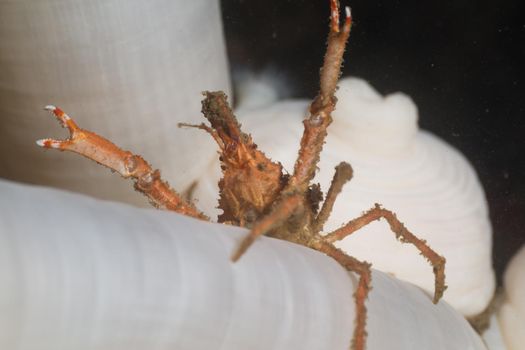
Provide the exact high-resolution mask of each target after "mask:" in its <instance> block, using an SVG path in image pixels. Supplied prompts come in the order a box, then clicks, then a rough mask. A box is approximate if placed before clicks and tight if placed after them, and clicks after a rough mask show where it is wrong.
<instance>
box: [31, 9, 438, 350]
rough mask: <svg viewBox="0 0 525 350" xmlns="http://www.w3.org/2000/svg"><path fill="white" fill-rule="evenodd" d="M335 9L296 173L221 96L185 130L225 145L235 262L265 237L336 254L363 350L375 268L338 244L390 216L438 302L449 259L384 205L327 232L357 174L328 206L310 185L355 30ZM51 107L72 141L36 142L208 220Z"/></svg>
mask: <svg viewBox="0 0 525 350" xmlns="http://www.w3.org/2000/svg"><path fill="white" fill-rule="evenodd" d="M330 9H331V14H330V25H329V27H330V29H329V35H328V44H327V48H326V54H325V58H324V63H323V66H322V68H321V73H320V90H319V93H318V95H317V97H316V98H315V99H314V100H313V101H312V103H311V105H310V108H309V115H308V116H307V118H306V119H304V121H303V124H304V133H303V136H302V139H301V144H300V150H299V154H298V156H297V160H296V162H295V166H294V169H293V172H292V173H291V174H287V173H285V172H284V170H283V167H282V165H281V164H280V163H278V162H274V161H272V160H271V159H269V158H268V157H266V155H265V154H264V153H263V152H262V151H260V150H258V148H257V145H256V144H255V143H254V141H253V140H252V137H251V136H250V135H249V134H246V133H243V132H242V131H241V125H240V124H239V123H238V122H237V119H236V117H235V116H234V114H233V112H232V109H231V108H230V106H229V104H228V101H227V97H226V95H225V94H224V93H223V92H221V91H217V92H209V91H207V92H204V93H203V94H204V99H203V101H202V113H203V115H204V117H205V118H206V119H207V120H208V122H209V124H205V123H202V124H200V125H190V124H184V123H181V124H179V126H182V127H192V128H198V129H202V130H204V131H205V132H207V133H209V134H210V135H211V136H212V137H213V139H214V140H215V141H216V142H217V144H218V146H219V154H220V158H219V159H220V162H221V169H222V179H221V180H220V182H219V188H220V199H219V208H220V209H222V214H221V215H219V217H218V220H217V222H218V223H222V224H229V225H236V226H240V227H245V228H248V229H249V230H250V231H249V233H248V234H247V235H246V236H245V237H244V239H243V240H242V241H241V242H240V243H239V245H238V247H237V249H236V250H235V251H234V252H233V254H232V256H231V260H232V261H233V262H236V261H237V260H239V259H240V258H241V257H242V256H243V254H245V253H246V251H247V250H248V248H249V247H250V246H251V245H252V244H253V243H254V242H255V241H256V239H257V237H259V236H261V235H267V236H271V237H275V238H279V239H283V240H286V241H290V242H293V243H296V244H300V245H303V246H306V247H309V248H311V249H315V250H317V251H319V252H322V253H324V254H326V255H328V256H330V257H332V258H333V259H335V260H336V261H337V262H338V263H339V264H341V265H342V266H343V267H344V268H345V269H347V270H348V271H351V272H355V273H357V275H358V276H359V282H358V285H357V288H356V290H355V293H354V298H355V303H356V319H355V325H354V330H353V336H352V341H351V344H350V348H351V349H354V350H364V349H365V346H366V320H367V310H366V306H365V302H366V299H367V296H368V293H369V291H370V288H371V270H370V268H371V265H370V264H369V263H367V262H363V261H359V260H357V259H355V258H353V257H351V256H349V255H347V254H346V253H345V252H343V251H342V250H340V249H338V248H336V247H335V246H334V243H335V242H337V241H339V240H342V239H343V238H345V237H347V236H349V235H351V234H353V233H355V232H356V231H358V230H359V229H360V228H362V227H363V226H365V225H368V224H369V223H371V222H373V221H375V220H379V219H385V220H386V221H387V222H388V224H389V226H390V229H391V230H392V232H393V233H394V234H395V236H396V237H397V238H398V239H399V240H400V241H401V242H404V243H411V244H413V245H414V246H415V247H416V248H417V249H418V250H419V251H420V253H421V254H422V255H423V256H424V257H425V258H426V259H427V260H428V261H429V262H430V264H431V265H432V267H433V272H434V275H435V290H434V296H433V302H434V303H437V302H438V301H439V300H440V298H441V297H442V296H443V292H444V291H445V289H446V285H445V258H444V257H442V256H440V255H439V254H437V253H436V252H435V251H433V250H432V249H431V248H430V247H429V246H428V245H427V244H426V242H425V241H424V240H421V239H419V238H417V236H415V235H414V234H413V233H411V232H410V231H409V230H408V229H407V228H406V227H405V225H404V224H403V223H402V222H401V221H400V220H399V219H397V217H396V215H395V214H394V213H393V212H391V211H390V210H387V209H385V208H382V207H381V206H380V205H379V204H376V205H375V206H374V207H373V208H371V209H369V210H368V211H365V212H364V213H363V214H362V215H361V216H359V217H358V218H355V219H353V220H350V221H349V222H347V223H346V224H345V225H343V226H342V227H340V228H339V229H337V230H335V231H333V232H329V233H324V232H323V226H324V224H325V222H326V221H327V219H328V217H329V215H330V212H331V210H332V208H333V205H334V203H335V200H336V198H337V196H338V194H339V193H340V192H341V190H342V188H343V186H344V184H345V183H347V182H348V181H350V180H351V178H352V175H353V170H352V167H351V166H350V164H348V163H346V162H342V163H340V164H339V165H338V166H337V167H336V168H335V174H334V176H333V179H332V182H331V185H330V187H329V189H328V192H327V193H326V196H324V201H323V193H322V192H321V190H320V186H319V185H318V184H315V183H312V181H313V178H314V175H315V172H316V167H317V164H318V162H319V159H320V154H321V151H322V148H323V144H324V141H325V138H326V136H327V127H328V126H329V125H330V123H331V121H332V117H331V113H332V111H333V110H334V109H335V107H336V102H337V100H336V98H335V96H334V94H335V91H336V89H337V82H338V79H339V76H340V69H341V64H342V61H343V53H344V51H345V46H346V42H347V40H348V37H349V34H350V29H351V25H352V16H351V12H350V8H349V7H346V8H345V19H344V21H343V23H342V24H340V19H339V13H340V8H339V3H338V1H337V0H330ZM45 109H47V110H49V111H51V112H52V113H53V114H54V115H55V116H56V118H57V119H58V121H59V122H60V123H61V125H62V126H63V127H65V128H67V129H68V130H69V132H70V136H69V138H68V139H66V140H55V139H49V138H48V139H42V140H38V141H37V144H38V145H39V146H41V147H44V148H51V149H58V150H61V151H71V152H75V153H78V154H80V155H82V156H84V157H87V158H89V159H91V160H94V161H96V162H97V163H99V164H101V165H104V166H106V167H108V168H110V169H111V170H113V171H115V172H117V173H119V174H120V175H121V176H122V177H124V178H131V179H133V180H134V187H135V189H136V190H137V191H139V192H142V193H143V194H144V195H146V196H147V197H148V199H149V201H150V202H151V204H152V205H153V206H155V207H157V208H159V209H166V210H171V211H175V212H177V213H180V214H183V215H187V216H191V217H194V218H196V219H200V220H206V221H210V218H208V217H207V216H206V215H205V214H204V213H202V212H201V211H199V210H198V209H197V208H196V206H195V205H194V204H193V203H192V202H191V201H190V200H188V199H187V198H186V197H185V196H184V195H182V194H180V193H178V192H176V191H175V190H173V189H172V188H170V186H169V185H168V183H167V182H165V181H164V180H162V178H161V176H160V171H159V170H154V169H153V168H152V167H151V165H150V164H149V163H148V162H147V161H145V160H144V159H143V158H142V157H141V156H139V155H136V154H133V153H131V152H130V151H125V150H122V149H121V148H120V147H118V146H116V145H115V144H113V143H112V142H110V141H109V140H107V139H105V138H103V137H101V136H99V135H97V134H96V133H94V132H92V131H89V130H85V129H82V128H80V127H79V126H78V125H77V124H76V123H75V121H74V120H73V119H72V118H71V117H69V116H68V115H67V114H66V113H65V112H64V111H62V110H61V109H60V108H58V107H55V106H51V105H50V106H46V107H45Z"/></svg>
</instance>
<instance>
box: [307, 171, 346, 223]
mask: <svg viewBox="0 0 525 350" xmlns="http://www.w3.org/2000/svg"><path fill="white" fill-rule="evenodd" d="M352 176H353V170H352V166H351V165H350V164H348V163H346V162H341V163H339V165H337V166H336V167H335V174H334V177H333V179H332V183H331V184H330V188H329V189H328V193H327V194H326V199H325V200H324V203H323V206H322V207H321V210H320V211H319V214H318V215H317V217H316V218H315V221H314V223H313V228H314V229H313V231H314V233H318V232H320V231H322V230H323V225H324V224H325V223H326V220H328V217H329V216H330V213H331V212H332V209H333V207H334V203H335V200H336V198H337V196H338V195H339V193H341V190H342V189H343V185H344V184H345V183H347V182H348V181H350V180H351V179H352Z"/></svg>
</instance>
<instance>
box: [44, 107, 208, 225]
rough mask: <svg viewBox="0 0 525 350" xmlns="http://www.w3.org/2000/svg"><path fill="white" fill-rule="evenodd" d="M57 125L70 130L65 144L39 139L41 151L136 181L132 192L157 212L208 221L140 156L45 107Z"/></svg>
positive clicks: (59, 110)
mask: <svg viewBox="0 0 525 350" xmlns="http://www.w3.org/2000/svg"><path fill="white" fill-rule="evenodd" d="M45 109H46V110H48V111H50V112H53V114H54V115H55V117H56V118H57V119H58V121H59V122H60V124H61V125H62V126H63V127H65V128H67V129H68V130H69V133H70V136H69V138H68V139H66V140H55V139H49V138H48V139H42V140H38V141H36V143H37V145H39V146H41V147H44V148H54V149H58V150H61V151H71V152H75V153H78V154H80V155H82V156H84V157H86V158H89V159H91V160H94V161H95V162H97V163H99V164H101V165H104V166H105V167H108V168H110V169H111V170H114V171H116V172H118V173H119V174H120V175H121V176H122V177H124V178H132V179H134V180H135V189H136V190H137V191H139V192H142V193H143V194H145V195H146V196H147V197H148V198H149V200H150V202H151V203H152V204H153V205H154V206H156V207H159V208H163V209H168V210H172V211H176V212H178V213H180V214H184V215H188V216H192V217H195V218H198V219H203V220H209V219H208V218H207V217H206V216H205V215H204V214H203V213H201V212H200V211H198V210H197V209H196V208H195V206H194V205H193V204H192V203H190V202H188V201H186V200H185V199H184V198H183V197H182V196H181V195H179V194H178V193H177V192H175V191H174V190H173V189H171V188H170V187H169V185H168V184H167V183H166V182H165V181H162V180H161V178H160V171H159V170H153V169H152V168H151V166H150V165H149V164H148V163H147V162H146V161H145V160H144V159H143V158H142V157H140V156H138V155H135V154H133V153H131V152H129V151H124V150H122V149H121V148H119V147H118V146H116V145H115V144H113V143H112V142H110V141H108V140H107V139H105V138H103V137H101V136H99V135H97V134H95V133H94V132H91V131H88V130H84V129H81V128H80V127H79V126H78V125H77V124H76V123H75V122H74V120H73V119H71V117H69V116H68V115H67V114H66V113H64V111H62V110H61V109H60V108H57V107H55V106H46V107H45Z"/></svg>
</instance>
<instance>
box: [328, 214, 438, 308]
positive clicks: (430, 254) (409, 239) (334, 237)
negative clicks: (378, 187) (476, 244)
mask: <svg viewBox="0 0 525 350" xmlns="http://www.w3.org/2000/svg"><path fill="white" fill-rule="evenodd" d="M381 218H384V219H385V220H386V221H387V222H388V224H389V225H390V229H391V230H392V231H393V232H394V233H395V235H396V238H398V239H399V240H400V241H401V242H403V243H412V244H413V245H414V246H415V247H416V248H417V249H418V250H419V251H420V252H421V255H423V256H424V257H425V258H427V260H428V261H429V262H430V264H432V266H433V270H434V275H435V289H434V299H433V301H434V303H437V302H438V301H439V299H441V297H442V296H443V292H444V291H445V289H447V286H446V285H445V262H446V260H445V258H444V257H442V256H440V255H438V254H437V253H436V252H435V251H433V250H432V249H431V248H430V247H429V246H428V245H427V244H426V242H425V241H424V240H422V239H419V238H417V237H416V236H415V235H414V234H413V233H411V232H410V231H409V230H408V229H407V228H406V227H405V225H403V223H402V222H401V221H399V219H398V218H397V217H396V215H395V214H394V213H392V212H391V211H390V210H387V209H383V208H381V206H380V205H379V204H376V205H375V207H374V208H372V209H370V210H369V211H367V212H365V213H364V214H363V215H361V216H360V217H358V218H356V219H354V220H352V221H350V222H348V223H347V224H346V225H344V226H342V227H341V228H339V229H337V230H335V231H333V232H331V233H329V234H327V235H326V236H324V240H325V241H326V242H328V243H333V242H336V241H339V240H341V239H343V238H345V237H347V236H350V235H351V234H353V233H354V232H356V231H357V230H359V229H360V228H362V227H363V226H366V225H368V224H369V223H371V222H372V221H375V220H379V219H381Z"/></svg>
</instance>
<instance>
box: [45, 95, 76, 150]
mask: <svg viewBox="0 0 525 350" xmlns="http://www.w3.org/2000/svg"><path fill="white" fill-rule="evenodd" d="M44 109H45V110H47V111H50V112H52V113H53V114H54V115H55V117H56V118H57V119H58V121H59V122H60V125H62V127H64V128H67V129H68V130H69V133H70V137H69V138H68V139H67V140H55V139H50V138H47V139H41V140H37V141H36V144H37V145H39V146H40V147H44V148H56V149H66V148H67V146H68V145H70V144H71V141H72V139H73V136H74V134H75V132H77V131H79V130H80V128H79V127H78V125H77V124H76V123H75V122H74V121H73V119H71V117H70V116H68V115H67V114H66V113H64V111H63V110H61V109H60V108H58V107H55V106H53V105H47V106H45V107H44Z"/></svg>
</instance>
